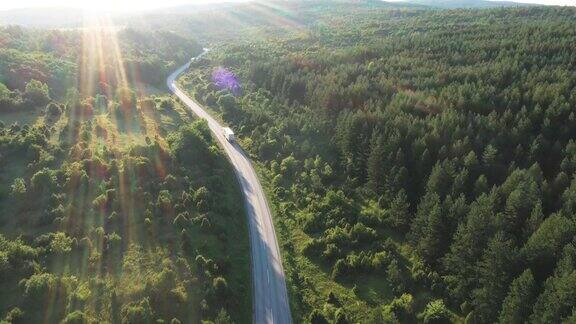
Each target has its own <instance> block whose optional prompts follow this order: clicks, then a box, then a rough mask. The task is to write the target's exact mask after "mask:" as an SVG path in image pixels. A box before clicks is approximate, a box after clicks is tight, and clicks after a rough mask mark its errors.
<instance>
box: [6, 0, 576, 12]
mask: <svg viewBox="0 0 576 324" xmlns="http://www.w3.org/2000/svg"><path fill="white" fill-rule="evenodd" d="M239 1H246V0H226V1H223V0H163V1H158V0H98V1H94V0H19V1H0V10H9V9H23V8H40V7H71V8H82V9H88V10H106V11H129V10H146V9H154V8H161V7H170V6H176V5H181V4H192V3H196V4H204V3H214V2H239ZM388 1H393V2H399V1H406V2H409V0H388ZM518 2H524V3H536V4H546V5H572V6H574V5H576V0H521V1H518Z"/></svg>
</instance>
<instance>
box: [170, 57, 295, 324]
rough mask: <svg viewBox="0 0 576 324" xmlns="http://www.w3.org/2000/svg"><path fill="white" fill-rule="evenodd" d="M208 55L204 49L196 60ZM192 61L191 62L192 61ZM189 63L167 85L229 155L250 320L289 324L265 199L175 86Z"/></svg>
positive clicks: (240, 158) (235, 154) (246, 165)
mask: <svg viewBox="0 0 576 324" xmlns="http://www.w3.org/2000/svg"><path fill="white" fill-rule="evenodd" d="M206 52H207V50H206V49H205V50H204V52H203V53H202V54H200V55H199V56H197V57H196V58H194V59H197V58H199V57H200V56H202V55H204V54H205V53H206ZM194 59H193V60H194ZM189 66H190V62H189V63H188V64H186V65H184V66H182V67H180V68H179V69H178V70H176V71H174V73H172V74H171V75H170V76H169V77H168V79H167V80H166V83H167V85H168V88H169V89H170V91H172V92H173V93H174V94H175V95H176V96H178V98H180V100H182V102H184V104H186V106H188V107H189V108H190V109H191V110H192V112H194V113H195V114H196V115H198V117H200V118H203V119H205V120H206V121H207V122H208V126H209V127H210V130H212V133H214V135H215V138H216V139H217V140H218V142H220V145H221V146H222V147H223V148H224V151H225V152H226V154H227V155H228V158H229V159H230V161H231V163H232V165H233V166H234V171H235V172H236V177H237V178H238V181H239V182H240V185H241V187H242V191H243V193H244V201H245V205H246V211H247V213H248V223H249V232H250V250H251V254H252V282H253V298H254V300H253V304H252V305H253V320H254V323H256V324H260V323H292V317H291V315H290V306H289V303H288V293H287V291H286V281H285V279H284V269H283V268H282V260H281V259H280V252H279V249H278V241H277V240H276V233H275V232H274V224H273V223H272V216H271V214H270V208H269V207H268V203H267V201H266V196H265V195H264V191H263V190H262V186H261V185H260V181H258V177H257V176H256V172H255V171H254V168H253V167H252V164H251V163H250V160H249V159H248V157H247V156H246V154H245V153H244V151H243V150H242V149H241V148H240V146H239V145H238V144H235V143H234V144H233V143H229V142H228V141H227V140H226V138H225V137H224V131H223V127H222V125H220V124H219V123H218V122H217V121H216V120H215V119H214V118H212V117H211V116H210V115H209V114H208V113H207V112H206V111H205V110H204V109H202V107H200V105H199V104H198V103H196V102H195V101H194V100H192V99H191V98H190V97H188V95H186V93H184V91H182V90H181V89H179V88H178V86H177V85H176V82H175V80H176V78H177V77H178V76H179V75H180V74H181V73H182V72H184V71H186V70H187V69H188V67H189Z"/></svg>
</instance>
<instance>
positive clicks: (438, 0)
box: [404, 0, 535, 9]
mask: <svg viewBox="0 0 576 324" xmlns="http://www.w3.org/2000/svg"><path fill="white" fill-rule="evenodd" d="M404 3H410V4H417V5H422V6H427V7H436V8H444V9H456V8H497V7H519V6H535V4H530V3H521V2H513V1H487V0H407V1H405V2H404Z"/></svg>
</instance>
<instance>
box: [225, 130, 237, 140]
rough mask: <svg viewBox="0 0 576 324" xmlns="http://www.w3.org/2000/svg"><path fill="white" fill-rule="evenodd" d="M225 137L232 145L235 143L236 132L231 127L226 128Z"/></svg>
mask: <svg viewBox="0 0 576 324" xmlns="http://www.w3.org/2000/svg"><path fill="white" fill-rule="evenodd" d="M224 137H226V140H227V141H228V142H230V143H234V141H235V138H234V132H233V131H232V129H230V127H224Z"/></svg>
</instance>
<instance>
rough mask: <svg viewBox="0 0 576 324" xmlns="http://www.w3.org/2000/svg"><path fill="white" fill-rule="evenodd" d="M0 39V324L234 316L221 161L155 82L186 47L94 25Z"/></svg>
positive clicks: (243, 289)
mask: <svg viewBox="0 0 576 324" xmlns="http://www.w3.org/2000/svg"><path fill="white" fill-rule="evenodd" d="M0 40H1V42H2V44H1V46H0V57H1V60H0V210H1V213H0V319H1V320H0V321H1V322H2V323H39V322H44V323H102V322H108V323H152V322H154V323H157V322H158V321H162V322H171V323H180V322H182V323H199V322H201V321H208V320H217V321H219V323H227V322H230V321H231V320H233V321H234V322H236V323H249V322H250V318H251V312H250V305H251V299H250V296H251V292H250V289H251V285H250V279H249V273H250V272H249V271H250V270H249V249H248V238H247V227H246V222H245V216H244V211H243V208H242V207H241V206H243V200H242V196H241V193H240V191H239V188H238V185H237V183H236V181H235V177H234V172H233V170H232V169H231V167H230V165H229V164H228V161H227V160H226V158H225V156H224V153H223V152H222V151H221V150H220V149H219V148H218V146H217V145H216V142H215V140H214V139H213V138H212V136H211V135H210V132H209V130H208V126H207V124H206V123H205V122H203V121H200V120H194V119H193V118H192V116H191V113H190V112H189V111H188V110H187V109H185V108H184V107H183V106H181V105H180V104H179V103H178V101H177V100H175V99H174V98H172V97H171V96H169V95H167V94H166V93H165V90H164V89H163V88H161V87H162V86H163V85H164V82H165V77H166V76H167V74H168V71H171V69H172V68H173V67H174V66H175V64H182V63H183V62H185V61H186V60H187V59H188V58H189V57H190V55H195V54H197V53H199V51H200V48H199V47H198V44H197V43H196V42H195V41H193V40H190V39H187V38H183V37H181V36H176V35H173V34H170V33H167V32H158V33H142V32H140V31H137V30H134V29H122V30H110V29H105V28H99V27H98V26H93V27H92V28H91V29H90V30H84V31H82V32H78V31H62V30H30V29H23V28H19V27H9V28H1V29H0ZM119 43H120V44H119ZM159 87H160V88H159Z"/></svg>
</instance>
